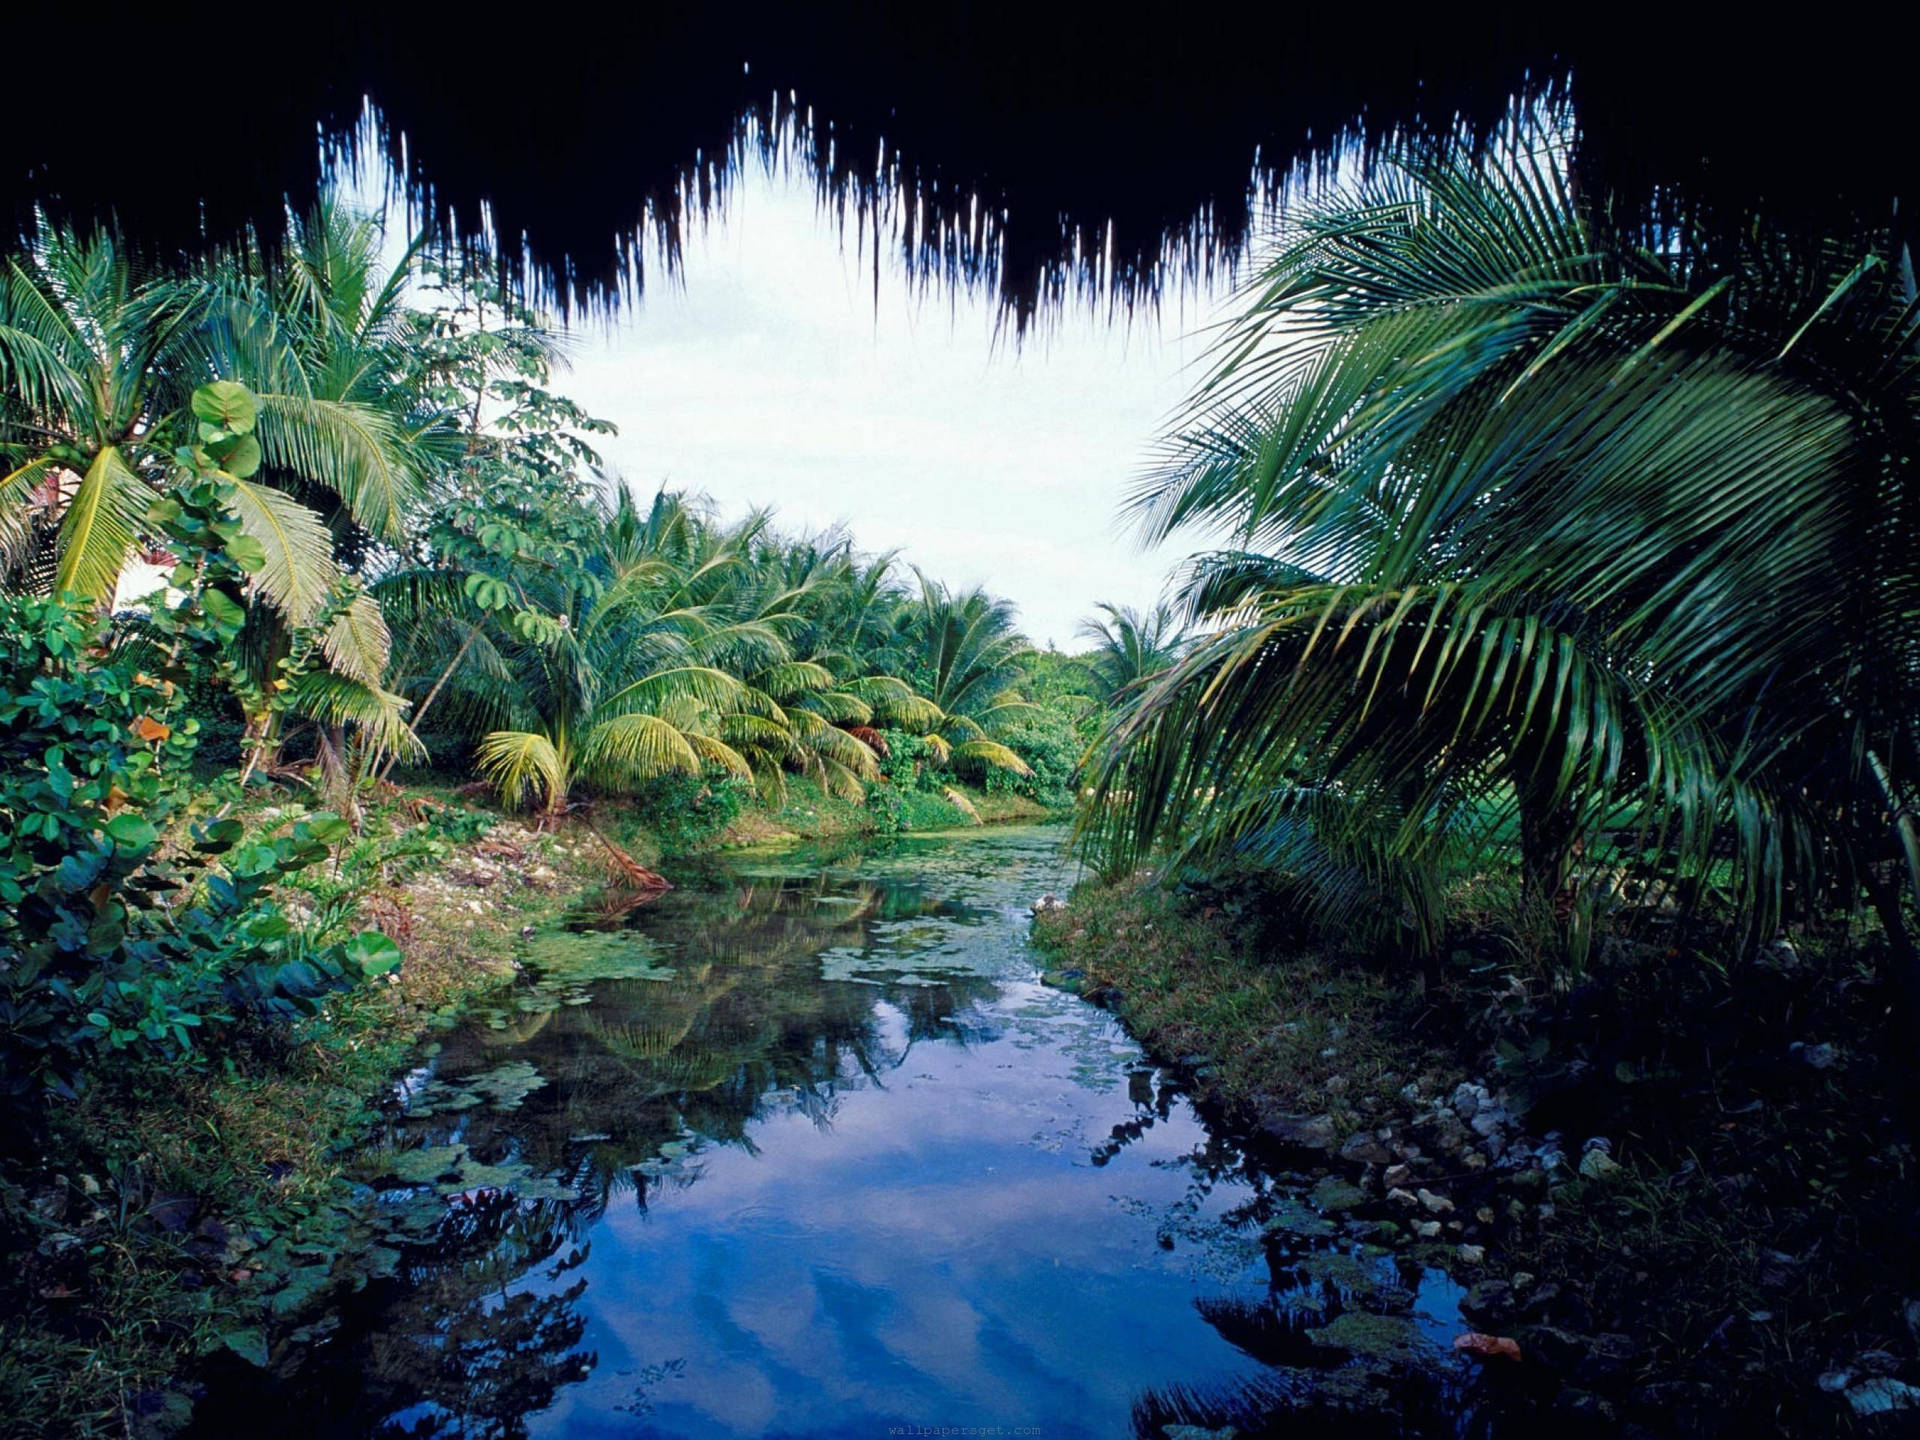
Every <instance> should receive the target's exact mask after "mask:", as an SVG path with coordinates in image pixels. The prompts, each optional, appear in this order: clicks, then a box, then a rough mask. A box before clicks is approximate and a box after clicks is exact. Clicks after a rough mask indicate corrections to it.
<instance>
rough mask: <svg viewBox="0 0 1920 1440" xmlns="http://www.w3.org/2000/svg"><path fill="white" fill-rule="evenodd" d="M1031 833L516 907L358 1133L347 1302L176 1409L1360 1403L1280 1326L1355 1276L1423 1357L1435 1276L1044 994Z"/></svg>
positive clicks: (1440, 1291)
mask: <svg viewBox="0 0 1920 1440" xmlns="http://www.w3.org/2000/svg"><path fill="white" fill-rule="evenodd" d="M1062 840H1063V832H1062V831H1061V830H1059V829H1058V828H1047V827H1037V828H1022V829H992V830H981V831H973V832H969V833H966V834H964V835H959V836H927V837H907V838H904V839H901V840H898V841H895V842H891V843H886V844H881V845H877V846H874V847H871V848H856V849H852V850H849V851H847V852H845V853H842V854H840V855H837V856H836V855H832V854H828V853H823V852H819V851H793V852H781V853H751V852H746V853H736V854H732V855H729V856H727V857H725V858H723V859H721V860H718V861H714V862H709V863H706V864H704V865H702V866H699V867H690V868H688V869H685V870H683V871H682V872H681V873H679V874H678V875H677V876H676V878H677V879H678V880H679V881H680V884H679V886H678V888H676V889H675V890H673V891H671V892H669V893H667V894H666V895H664V896H663V897H662V898H661V899H660V900H659V901H658V902H657V903H655V904H653V905H652V906H650V907H648V908H646V909H643V910H640V911H638V912H635V913H633V914H631V915H629V916H626V917H623V918H621V919H619V920H617V921H611V922H609V925H608V926H606V927H603V928H575V929H570V930H561V931H556V932H554V933H551V934H544V935H541V936H539V937H536V938H535V939H534V940H533V941H532V942H530V944H529V947H528V956H527V965H528V969H529V978H528V981H527V983H525V984H523V985H522V986H520V987H519V988H518V989H517V990H516V991H515V992H514V993H513V994H512V995H511V996H509V997H507V998H506V999H505V1000H503V1001H502V1002H501V1004H500V1005H498V1006H497V1007H495V1008H493V1009H491V1010H489V1011H486V1012H484V1013H482V1014H481V1015H479V1016H477V1017H475V1018H473V1019H472V1020H470V1021H468V1022H467V1023H465V1024H464V1025H463V1026H461V1027H460V1028H458V1029H455V1030H452V1031H450V1032H448V1033H446V1034H445V1035H444V1036H443V1037H442V1039H441V1040H440V1042H439V1043H438V1044H437V1045H435V1046H432V1047H429V1053H428V1054H427V1055H426V1056H425V1057H424V1058H423V1060H422V1063H421V1065H420V1066H419V1068H418V1069H417V1070H415V1071H414V1072H413V1073H411V1074H410V1075H408V1076H407V1077H406V1078H405V1080H404V1081H403V1082H402V1083H401V1085H400V1086H399V1087H398V1088H397V1090H396V1094H395V1099H394V1105H393V1113H392V1116H391V1119H390V1122H389V1124H388V1127H387V1129H386V1131H385V1132H384V1133H383V1134H382V1135H381V1136H380V1137H379V1140H378V1143H377V1144H376V1145H374V1146H373V1147H371V1148H369V1149H368V1150H367V1151H366V1152H365V1153H364V1154H362V1155H361V1156H359V1157H357V1158H356V1160H355V1161H354V1169H355V1173H357V1174H358V1175H359V1176H360V1177H361V1185H360V1189H359V1192H358V1197H357V1200H356V1204H358V1205H359V1206H360V1207H361V1210H362V1213H363V1214H366V1215H371V1216H373V1217H374V1218H373V1219H371V1220H370V1221H366V1222H365V1223H364V1224H363V1225H362V1232H361V1233H362V1239H361V1241H360V1242H358V1245H357V1249H358V1252H359V1253H361V1254H362V1255H364V1256H367V1257H371V1258H370V1259H368V1260H367V1263H366V1264H365V1266H364V1269H365V1271H366V1273H365V1275H364V1276H363V1277H361V1278H360V1279H358V1280H356V1285H358V1286H359V1288H358V1289H357V1291H356V1292H355V1293H351V1294H346V1295H343V1296H339V1297H337V1298H336V1299H334V1300H333V1301H331V1302H329V1303H328V1304H327V1305H326V1307H325V1313H324V1314H322V1315H321V1316H320V1317H319V1319H317V1320H314V1319H312V1318H311V1317H310V1316H308V1315H304V1314H300V1313H298V1312H297V1311H296V1310H295V1309H294V1307H293V1306H292V1304H291V1303H290V1304H289V1305H288V1307H287V1309H288V1313H289V1317H290V1318H289V1323H292V1321H293V1320H300V1321H302V1322H303V1324H302V1327H301V1328H300V1329H299V1330H298V1331H296V1332H294V1334H293V1336H292V1338H291V1339H290V1340H287V1339H283V1340H282V1341H281V1342H280V1343H279V1344H278V1346H277V1348H276V1363H275V1365H274V1366H273V1367H272V1369H270V1370H264V1371H252V1370H248V1369H247V1368H246V1367H243V1366H239V1365H237V1364H232V1363H229V1364H228V1365H226V1366H224V1367H216V1370H215V1372H214V1373H213V1375H212V1377H211V1378H210V1391H209V1394H208V1395H207V1397H206V1399H205V1401H204V1402H203V1404H202V1406H201V1407H200V1414H201V1419H200V1422H199V1427H198V1428H199V1431H200V1433H204V1434H209V1435H211V1434H231V1433H267V1432H265V1431H259V1430H256V1429H254V1428H247V1427H248V1426H249V1422H252V1423H253V1424H255V1425H257V1424H259V1423H260V1422H261V1419H262V1417H263V1416H264V1415H267V1414H271V1415H273V1416H274V1417H275V1418H274V1420H273V1423H272V1425H271V1433H272V1434H274V1435H275V1436H277V1437H283V1440H294V1437H306V1436H314V1437H319V1436H326V1437H363V1436H367V1437H371V1436H381V1437H401V1436H406V1437H414V1440H418V1437H425V1436H448V1437H451V1436H461V1437H478V1436H486V1437H503V1440H504V1437H515V1436H522V1435H525V1436H568V1437H598V1436H620V1437H639V1436H656V1437H667V1436H703V1437H704V1436H719V1437H730V1436H790V1437H797V1436H857V1435H864V1436H873V1437H886V1436H893V1435H915V1434H939V1433H943V1432H944V1433H947V1434H986V1435H1009V1436H1013V1435H1032V1436H1044V1437H1047V1440H1065V1437H1079V1436H1090V1437H1091V1436H1099V1437H1106V1436H1116V1435H1126V1434H1130V1433H1138V1434H1141V1435H1145V1436H1159V1435H1161V1434H1162V1433H1163V1429H1162V1427H1163V1426H1165V1425H1168V1424H1175V1425H1177V1424H1179V1423H1182V1422H1202V1421H1209V1420H1211V1421H1218V1420H1220V1419H1221V1418H1222V1417H1223V1416H1227V1415H1229V1414H1231V1415H1234V1416H1244V1415H1247V1414H1251V1413H1254V1411H1256V1410H1259V1411H1262V1412H1264V1411H1269V1410H1271V1409H1272V1407H1273V1406H1274V1405H1275V1404H1278V1403H1280V1402H1282V1401H1284V1400H1286V1399H1287V1398H1288V1397H1289V1396H1292V1397H1294V1398H1296V1399H1297V1398H1298V1397H1299V1396H1300V1395H1301V1394H1303V1393H1306V1394H1308V1395H1309V1396H1310V1395H1311V1394H1312V1393H1313V1392H1316V1391H1317V1390H1320V1389H1327V1390H1329V1391H1330V1392H1338V1391H1339V1390H1340V1388H1341V1386H1342V1385H1346V1386H1347V1387H1348V1388H1349V1389H1350V1390H1353V1391H1354V1394H1355V1395H1356V1396H1360V1397H1361V1398H1362V1399H1364V1386H1365V1385H1368V1384H1374V1383H1377V1382H1376V1379H1375V1378H1374V1376H1375V1372H1374V1371H1373V1370H1370V1369H1368V1367H1367V1366H1366V1365H1364V1364H1361V1363H1359V1362H1354V1361H1350V1360H1349V1357H1348V1356H1346V1355H1345V1354H1343V1353H1342V1352H1340V1351H1339V1350H1338V1349H1337V1348H1333V1349H1329V1348H1328V1347H1327V1345H1326V1344H1325V1343H1320V1344H1319V1345H1318V1346H1316V1345H1315V1343H1314V1342H1312V1341H1311V1340H1310V1339H1308V1338H1303V1337H1304V1330H1305V1327H1307V1326H1310V1325H1323V1324H1325V1323H1326V1322H1327V1320H1328V1319H1329V1317H1330V1316H1335V1317H1337V1316H1338V1314H1339V1313H1340V1311H1341V1310H1342V1308H1343V1306H1355V1307H1357V1306H1358V1305H1359V1301H1358V1300H1357V1299H1356V1293H1357V1292H1358V1291H1363V1290H1364V1291H1367V1292H1369V1293H1374V1292H1380V1293H1388V1294H1389V1295H1397V1296H1398V1297H1399V1299H1398V1303H1397V1304H1396V1303H1388V1304H1385V1305H1370V1306H1369V1307H1368V1308H1371V1309H1374V1310H1379V1311H1382V1312H1397V1314H1398V1317H1399V1318H1398V1319H1397V1320H1395V1321H1394V1323H1395V1324H1396V1325H1398V1326H1400V1329H1401V1335H1400V1338H1398V1339H1396V1341H1395V1343H1396V1344H1400V1345H1402V1346H1403V1347H1404V1346H1411V1347H1413V1349H1414V1350H1417V1351H1419V1352H1420V1353H1421V1354H1423V1355H1425V1356H1426V1357H1427V1361H1428V1363H1429V1368H1430V1369H1433V1370H1434V1371H1435V1373H1443V1372H1444V1371H1445V1370H1446V1369H1447V1364H1446V1363H1445V1362H1443V1361H1442V1360H1441V1359H1440V1358H1439V1357H1440V1353H1441V1352H1440V1347H1441V1346H1443V1345H1444V1344H1445V1342H1446V1341H1447V1339H1449V1338H1450V1336H1451V1335H1452V1334H1453V1333H1454V1332H1455V1331H1457V1330H1458V1328H1459V1324H1458V1315H1457V1312H1456V1311H1455V1309H1454V1303H1455V1301H1456V1300H1457V1292H1455V1291H1453V1290H1452V1289H1451V1288H1450V1287H1449V1286H1448V1285H1447V1284H1446V1283H1445V1282H1444V1281H1443V1280H1441V1279H1440V1278H1439V1277H1437V1276H1434V1275H1426V1276H1421V1275H1419V1274H1413V1275H1405V1276H1398V1277H1396V1276H1395V1274H1394V1272H1392V1270H1391V1267H1390V1266H1389V1264H1388V1262H1386V1261H1384V1260H1382V1259H1379V1258H1377V1257H1378V1254H1379V1252H1370V1251H1367V1250H1365V1249H1363V1248H1362V1247H1361V1246H1359V1245H1358V1244H1356V1243H1355V1242H1354V1241H1353V1240H1352V1239H1351V1238H1350V1237H1348V1236H1345V1235H1342V1234H1338V1233H1337V1232H1336V1231H1335V1227H1334V1226H1333V1225H1332V1224H1331V1223H1330V1222H1328V1221H1323V1220H1321V1219H1320V1218H1319V1217H1317V1216H1316V1215H1314V1214H1313V1213H1312V1211H1311V1209H1310V1208H1309V1207H1306V1206H1304V1205H1303V1202H1302V1199H1301V1197H1300V1194H1299V1191H1298V1184H1297V1182H1291V1183H1292V1184H1293V1186H1294V1188H1289V1184H1290V1182H1289V1181H1288V1180H1287V1179H1286V1178H1285V1177H1271V1176H1269V1175H1267V1174H1266V1173H1264V1172H1263V1171H1262V1170H1261V1169H1260V1168H1258V1167H1257V1166H1254V1165H1252V1164H1250V1163H1249V1162H1248V1161H1247V1159H1246V1157H1245V1156H1244V1155H1243V1154H1242V1153H1241V1151H1240V1149H1239V1147H1238V1146H1237V1145H1236V1144H1235V1143H1234V1141H1233V1140H1232V1139H1231V1137H1228V1136H1225V1135H1222V1134H1218V1133H1214V1132H1213V1131H1210V1130H1209V1128H1208V1126H1207V1125H1206V1124H1205V1123H1203V1120H1202V1119H1201V1117H1200V1116H1199V1115H1197V1114H1196V1112H1195V1110H1194V1108H1193V1107H1192V1106H1191V1105H1190V1104H1189V1102H1188V1101H1187V1099H1186V1098H1185V1096H1184V1094H1183V1093H1182V1091H1181V1089H1180V1087H1179V1085H1178V1083H1177V1082H1176V1079H1175V1077H1174V1076H1173V1075H1171V1074H1170V1073H1167V1072H1165V1071H1162V1070H1161V1069H1159V1068H1157V1067H1156V1066H1155V1065H1153V1064H1152V1063H1150V1062H1149V1060H1148V1059H1147V1058H1146V1057H1145V1056H1144V1055H1143V1054H1142V1053H1141V1051H1140V1048H1139V1047H1138V1046H1137V1045H1136V1044H1135V1043H1134V1042H1133V1041H1132V1040H1131V1039H1130V1038H1129V1037H1128V1036H1127V1035H1126V1033H1125V1032H1124V1031H1123V1030H1122V1029H1121V1027H1120V1026H1119V1024H1118V1023H1117V1022H1116V1021H1115V1020H1114V1019H1113V1018H1112V1017H1111V1016H1110V1015H1109V1014H1107V1013H1106V1012H1105V1011H1103V1010H1101V1009H1098V1008H1096V1007H1095V1006H1093V1005H1090V1004H1087V1003H1086V1002H1084V1001H1082V1000H1080V999H1078V998H1076V997H1074V996H1072V995H1069V994H1066V993H1063V992H1061V991H1059V990H1055V989H1052V988H1049V987H1047V986H1045V985H1043V984H1042V983H1041V981H1040V978H1039V966H1038V963H1037V961H1036V959H1035V957H1034V955H1033V954H1032V952H1031V951H1030V949H1029V947H1028V923H1029V907H1030V905H1031V902H1032V901H1033V899H1034V898H1035V897H1036V896H1037V895H1039V894H1041V893H1042V892H1045V891H1054V892H1059V893H1064V892H1065V890H1066V889H1067V888H1068V887H1069V885H1070V884H1071V879H1072V876H1071V873H1070V869H1069V863H1068V861H1067V860H1066V858H1065V857H1064V855H1063V850H1062ZM1276 1215H1279V1216H1282V1217H1283V1219H1284V1218H1285V1217H1291V1218H1290V1219H1285V1223H1284V1224H1283V1223H1281V1221H1277V1220H1276V1219H1275V1217H1276ZM369 1237H370V1238H369ZM1303 1260H1310V1261H1315V1262H1317V1263H1316V1264H1315V1265H1309V1266H1308V1267H1307V1268H1306V1269H1302V1268H1301V1266H1302V1262H1303ZM1341 1267H1345V1268H1344V1269H1342V1268H1341ZM315 1270H316V1273H317V1274H320V1275H324V1273H325V1272H324V1262H322V1261H320V1260H319V1259H318V1258H317V1257H316V1260H315ZM1355 1276H1358V1277H1359V1278H1358V1279H1357V1280H1356V1279H1355V1278H1354V1277H1355ZM1396 1284H1397V1285H1399V1286H1400V1287H1401V1288H1400V1289H1398V1290H1396V1288H1395V1287H1396ZM1383 1286H1384V1291H1382V1287H1383ZM1358 1316H1359V1309H1358V1308H1355V1309H1354V1318H1358ZM1323 1339H1324V1337H1323ZM1306 1360H1310V1361H1311V1362H1312V1363H1311V1364H1306V1365H1304V1367H1302V1365H1301V1362H1303V1361H1306ZM1302 1376H1305V1377H1306V1378H1305V1379H1304V1380H1302V1379H1301V1377H1302ZM1303 1387H1304V1390H1303ZM1355 1387H1361V1388H1355ZM1448 1388H1449V1387H1448V1385H1446V1384H1443V1385H1440V1386H1438V1387H1437V1388H1436V1391H1435V1394H1436V1395H1437V1396H1439V1397H1440V1398H1439V1399H1438V1400H1436V1401H1435V1402H1434V1403H1436V1404H1440V1403H1441V1402H1442V1401H1443V1400H1444V1395H1445V1392H1446V1391H1447V1390H1448ZM1404 1398H1405V1397H1404V1395H1401V1396H1399V1399H1400V1400H1404ZM1256 1402H1257V1403H1256ZM1362 1408H1363V1409H1364V1408H1365V1406H1364V1405H1363V1406H1362ZM1443 1408H1445V1407H1444V1406H1443ZM1243 1423H1244V1421H1243ZM1406 1423H1407V1422H1406V1418H1405V1417H1404V1416H1403V1417H1401V1419H1400V1420H1399V1421H1397V1422H1396V1428H1398V1427H1399V1426H1401V1425H1404V1424H1406ZM234 1427H241V1428H239V1429H236V1428H234ZM1416 1428H1418V1427H1417V1426H1416ZM1446 1428H1447V1429H1448V1431H1449V1432H1452V1431H1453V1430H1454V1429H1455V1425H1454V1424H1453V1423H1449V1424H1448V1425H1447V1427H1446ZM1289 1433H1296V1434H1298V1433H1305V1432H1301V1431H1298V1430H1293V1431H1290V1432H1289ZM1344 1433H1352V1432H1351V1431H1345V1432H1344Z"/></svg>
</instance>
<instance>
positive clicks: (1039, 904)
mask: <svg viewBox="0 0 1920 1440" xmlns="http://www.w3.org/2000/svg"><path fill="white" fill-rule="evenodd" d="M1066 908H1067V902H1066V901H1064V900H1062V899H1061V898H1060V897H1059V896H1058V895H1055V894H1053V893H1051V892H1048V893H1047V894H1045V895H1042V896H1041V897H1040V898H1039V899H1038V900H1036V901H1034V902H1033V913H1034V914H1036V915H1050V914H1052V913H1053V912H1054V911H1055V910H1064V909H1066Z"/></svg>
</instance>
